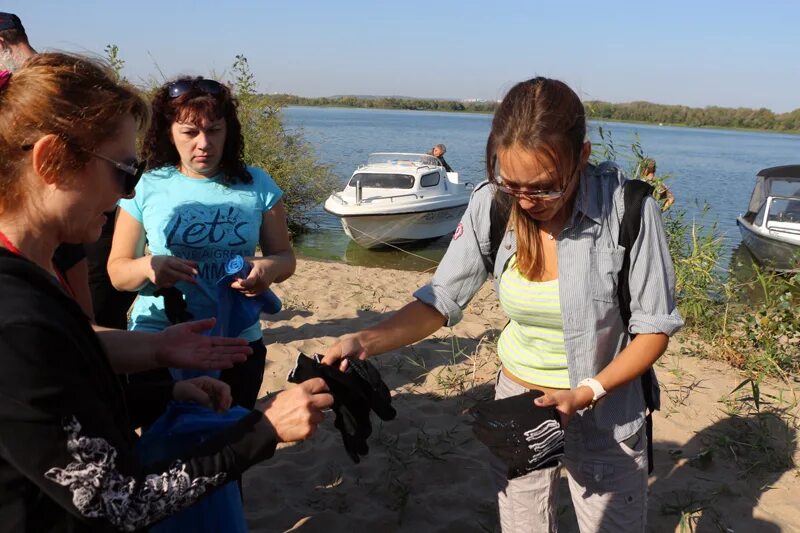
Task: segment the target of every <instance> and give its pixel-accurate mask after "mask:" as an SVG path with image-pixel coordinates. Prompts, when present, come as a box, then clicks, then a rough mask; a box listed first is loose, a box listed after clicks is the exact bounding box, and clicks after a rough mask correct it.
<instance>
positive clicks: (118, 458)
mask: <svg viewBox="0 0 800 533" xmlns="http://www.w3.org/2000/svg"><path fill="white" fill-rule="evenodd" d="M171 389H172V384H171V383H159V384H153V383H148V384H141V388H139V389H135V388H133V387H130V386H126V388H124V389H123V386H122V385H121V384H120V382H119V381H118V380H117V377H116V376H115V375H114V372H113V370H112V368H111V365H110V364H109V362H108V359H107V357H106V354H105V352H104V349H103V347H102V345H101V343H100V340H99V339H98V337H97V335H95V333H94V331H93V330H92V328H91V325H90V324H89V322H88V320H87V319H86V318H85V317H84V315H83V313H82V312H81V311H80V308H79V307H78V304H77V303H76V302H75V301H74V300H73V299H72V298H71V297H69V296H68V295H67V294H66V293H65V292H64V290H63V289H62V288H61V286H60V285H59V284H58V282H57V281H56V280H55V279H54V278H53V277H52V276H51V275H49V274H48V273H47V272H45V271H44V270H42V269H41V268H39V267H38V266H37V265H35V264H34V263H32V262H30V261H28V260H27V259H24V258H22V257H19V256H17V255H14V254H12V253H11V252H9V251H8V250H5V249H3V248H0V524H1V525H0V528H2V529H4V530H8V531H37V532H39V531H107V530H108V531H111V530H116V529H119V528H122V527H125V529H127V530H133V529H141V528H144V527H146V526H147V525H148V524H151V523H153V522H155V521H157V520H159V519H161V518H163V517H165V516H168V515H169V514H171V513H174V512H176V511H177V510H179V509H181V508H183V507H185V506H187V505H190V504H191V503H193V502H194V501H196V500H197V499H198V498H200V497H201V496H202V495H203V494H205V493H207V492H208V491H209V490H211V489H213V488H214V487H216V486H219V485H221V484H223V483H224V482H225V480H226V479H233V478H236V477H238V476H239V475H240V474H241V473H242V472H243V471H244V470H245V469H246V468H247V467H248V466H250V465H252V464H253V463H256V462H258V461H261V460H263V459H266V458H268V457H271V456H272V454H273V453H274V451H275V446H276V436H275V431H274V429H273V428H272V426H271V425H270V424H269V423H268V422H267V420H266V418H265V417H264V416H263V414H262V413H259V412H257V411H253V412H251V413H250V414H249V415H247V416H245V417H244V418H242V419H241V420H240V421H239V422H238V423H236V424H235V425H233V426H231V427H230V428H228V429H226V430H225V431H223V432H220V433H218V434H216V435H214V436H213V437H212V438H210V439H209V440H208V441H206V442H205V443H204V444H203V445H202V447H201V448H199V449H197V450H195V451H194V452H193V453H192V454H188V455H189V456H187V457H184V458H181V459H180V460H177V461H170V462H169V464H141V463H140V462H139V461H138V460H137V458H136V455H135V450H134V446H135V445H136V440H137V438H138V437H137V436H136V434H135V433H134V432H133V430H132V428H134V427H136V425H137V423H138V421H140V420H143V419H145V418H147V417H149V416H152V411H153V410H155V409H162V408H163V405H164V402H165V401H166V399H167V398H168V397H169V395H170V394H171ZM152 474H155V475H152Z"/></svg>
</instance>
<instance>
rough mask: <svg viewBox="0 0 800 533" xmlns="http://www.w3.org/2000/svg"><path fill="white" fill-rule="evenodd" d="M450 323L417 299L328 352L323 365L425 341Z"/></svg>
mask: <svg viewBox="0 0 800 533" xmlns="http://www.w3.org/2000/svg"><path fill="white" fill-rule="evenodd" d="M446 323H447V319H446V318H445V316H444V315H442V314H441V313H440V312H439V311H437V310H436V309H434V308H433V307H431V306H429V305H427V304H424V303H422V302H420V301H419V300H414V301H413V302H411V303H409V304H406V305H405V306H404V307H402V308H401V309H400V310H399V311H398V312H396V313H394V314H393V315H391V316H390V317H389V318H387V319H385V320H383V321H382V322H380V323H379V324H376V325H374V326H372V327H371V328H367V329H363V330H361V331H359V332H357V333H353V334H352V335H347V336H345V337H343V338H342V340H340V341H339V342H337V343H336V344H335V345H333V346H331V347H330V348H328V349H327V350H326V351H325V357H324V359H323V363H325V364H328V365H330V364H334V363H335V362H336V361H338V360H339V359H342V358H345V357H350V356H356V357H358V358H359V359H366V358H367V357H371V356H373V355H378V354H382V353H385V352H389V351H391V350H396V349H397V348H401V347H403V346H408V345H409V344H413V343H415V342H417V341H420V340H422V339H424V338H425V337H427V336H428V335H431V334H432V333H434V332H435V331H437V330H438V329H439V328H441V327H442V326H444V325H445V324H446Z"/></svg>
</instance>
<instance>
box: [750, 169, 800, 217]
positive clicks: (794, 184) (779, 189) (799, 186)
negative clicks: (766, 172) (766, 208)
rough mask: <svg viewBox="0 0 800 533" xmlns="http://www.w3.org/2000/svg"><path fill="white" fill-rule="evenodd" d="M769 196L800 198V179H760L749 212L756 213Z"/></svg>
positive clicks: (754, 190)
mask: <svg viewBox="0 0 800 533" xmlns="http://www.w3.org/2000/svg"><path fill="white" fill-rule="evenodd" d="M767 196H788V197H793V198H800V179H796V178H763V177H761V176H759V177H758V180H757V181H756V186H755V188H754V189H753V195H752V196H751V197H750V205H749V206H748V211H749V212H751V213H756V212H758V210H759V209H760V208H761V206H763V205H764V202H766V201H767Z"/></svg>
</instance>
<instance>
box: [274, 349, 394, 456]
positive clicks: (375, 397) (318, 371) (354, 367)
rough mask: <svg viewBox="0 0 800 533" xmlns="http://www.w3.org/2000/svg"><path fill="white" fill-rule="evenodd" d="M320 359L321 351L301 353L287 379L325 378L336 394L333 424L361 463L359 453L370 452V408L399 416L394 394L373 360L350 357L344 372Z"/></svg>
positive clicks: (386, 416) (385, 416)
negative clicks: (373, 363)
mask: <svg viewBox="0 0 800 533" xmlns="http://www.w3.org/2000/svg"><path fill="white" fill-rule="evenodd" d="M321 361H322V356H321V355H315V356H314V357H313V358H311V357H308V356H307V355H305V354H302V353H301V354H300V355H299V356H297V363H295V367H294V369H292V371H291V372H289V377H288V381H289V382H290V383H302V382H303V381H306V380H308V379H311V378H317V377H320V378H322V379H324V380H325V383H326V384H327V385H328V389H330V392H331V395H333V411H334V413H336V420H335V421H334V426H336V428H337V429H338V430H339V432H340V433H341V434H342V441H343V442H344V448H345V450H346V451H347V455H349V456H350V458H351V459H352V460H353V462H355V463H358V462H359V461H360V460H361V458H360V456H362V455H367V452H369V446H367V438H369V436H370V435H371V434H372V423H371V422H370V420H369V411H370V409H372V410H373V411H375V413H376V414H377V415H378V416H379V417H381V419H382V420H392V419H393V418H394V417H395V416H397V411H395V410H394V407H392V396H391V394H389V388H388V387H387V386H386V384H385V383H384V382H383V380H382V379H381V375H380V373H379V372H378V370H377V369H376V368H375V367H374V366H373V365H372V363H369V362H367V361H360V360H358V359H348V366H347V370H346V371H345V372H341V371H340V370H339V368H338V367H334V366H328V365H323V364H322V363H321Z"/></svg>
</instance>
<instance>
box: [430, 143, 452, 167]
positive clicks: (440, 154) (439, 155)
mask: <svg viewBox="0 0 800 533" xmlns="http://www.w3.org/2000/svg"><path fill="white" fill-rule="evenodd" d="M446 151H447V148H445V146H444V145H443V144H437V145H436V146H434V147H433V148H431V151H430V152H428V154H429V155H432V156H433V157H435V158H436V159H438V160H439V163H441V165H442V166H443V167H444V169H445V170H446V171H447V172H453V169H452V168H450V165H448V164H447V161H445V160H444V153H445V152H446Z"/></svg>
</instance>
